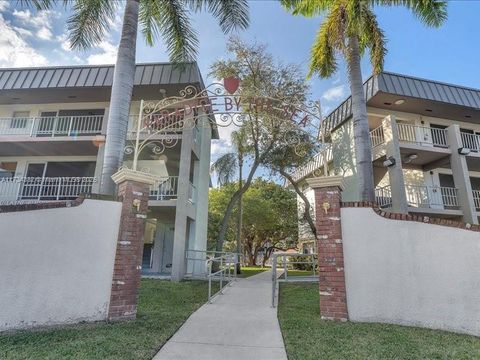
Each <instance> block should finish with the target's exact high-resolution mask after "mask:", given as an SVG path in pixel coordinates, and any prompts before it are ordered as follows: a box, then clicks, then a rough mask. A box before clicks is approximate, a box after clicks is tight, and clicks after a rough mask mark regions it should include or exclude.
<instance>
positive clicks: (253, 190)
mask: <svg viewBox="0 0 480 360" xmlns="http://www.w3.org/2000/svg"><path fill="white" fill-rule="evenodd" d="M233 186H234V185H233V184H227V185H225V186H222V187H220V188H218V189H212V190H211V191H210V197H209V218H210V220H212V224H210V225H209V233H208V239H209V241H212V240H213V239H215V238H216V236H217V233H216V231H218V228H219V226H220V221H221V220H220V218H221V217H222V216H221V215H222V214H223V212H224V211H225V208H226V206H227V202H228V199H229V198H230V196H231V194H232V190H233ZM243 208H244V217H243V222H242V233H243V236H242V249H243V256H244V258H245V261H246V263H247V264H248V265H257V258H258V256H259V254H260V253H262V254H263V257H262V263H263V264H265V262H266V261H267V260H268V259H269V257H270V255H271V254H272V252H273V250H274V249H282V250H283V249H285V248H287V247H290V246H294V245H295V244H296V243H297V240H298V222H297V203H296V196H295V194H294V193H293V192H291V191H289V190H287V189H285V188H284V187H282V186H281V185H278V184H276V183H274V182H270V181H265V180H262V179H261V178H257V179H255V180H254V181H253V182H252V184H251V186H250V187H249V188H248V189H247V191H246V192H245V193H244V196H243ZM237 211H238V208H235V209H234V214H235V212H237ZM236 219H237V218H236V217H232V218H231V220H230V221H229V224H228V227H227V232H226V238H225V248H226V249H227V250H228V249H230V250H233V249H235V246H236V244H235V229H236V227H237V223H236ZM219 220H220V221H219Z"/></svg>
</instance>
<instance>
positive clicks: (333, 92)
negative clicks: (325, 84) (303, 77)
mask: <svg viewBox="0 0 480 360" xmlns="http://www.w3.org/2000/svg"><path fill="white" fill-rule="evenodd" d="M346 95H347V91H346V87H345V85H339V86H335V87H332V88H330V89H328V90H327V91H325V92H324V93H323V95H322V98H323V99H325V100H327V101H336V100H341V99H343V98H344V97H345V96H346Z"/></svg>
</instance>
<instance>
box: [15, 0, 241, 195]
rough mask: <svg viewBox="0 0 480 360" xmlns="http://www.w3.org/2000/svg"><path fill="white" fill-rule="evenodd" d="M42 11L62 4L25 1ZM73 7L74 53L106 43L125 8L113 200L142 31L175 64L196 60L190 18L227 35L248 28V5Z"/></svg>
mask: <svg viewBox="0 0 480 360" xmlns="http://www.w3.org/2000/svg"><path fill="white" fill-rule="evenodd" d="M21 2H22V3H24V4H27V5H30V4H32V5H34V6H35V7H36V8H37V9H39V10H45V9H49V8H51V7H52V6H54V5H55V4H56V3H57V2H59V1H57V0H22V1H21ZM61 2H62V3H63V4H64V5H65V6H66V7H71V9H72V15H71V16H70V18H69V19H68V21H67V28H68V34H69V40H70V43H71V47H72V48H74V49H87V48H89V47H91V46H94V45H96V44H98V43H99V42H101V41H102V40H103V39H104V37H105V34H106V33H107V32H108V31H109V30H110V24H111V23H112V22H114V21H116V20H117V18H116V10H117V8H118V6H120V5H121V4H125V10H124V15H123V27H122V34H121V38H120V44H119V47H118V53H117V62H116V64H115V71H114V75H113V85H112V91H111V97H110V110H109V117H108V125H107V138H106V143H105V155H104V162H103V171H102V179H101V186H100V191H101V192H102V193H104V194H113V193H114V192H115V189H116V187H115V184H114V182H113V181H112V179H111V176H112V175H113V174H114V173H115V172H116V171H117V169H118V168H119V166H120V165H121V164H122V162H123V149H124V147H125V141H126V134H127V126H128V114H129V109H130V101H131V98H132V90H133V81H134V76H135V55H136V54H135V53H136V41H137V32H138V25H140V27H141V32H142V34H143V36H144V38H145V41H146V42H147V44H148V45H150V46H153V45H154V43H155V42H156V40H157V38H158V37H161V38H162V39H163V40H164V43H165V44H166V47H167V50H168V53H169V55H170V59H171V61H173V62H176V63H180V62H183V61H192V60H194V59H195V58H196V55H197V48H198V38H197V35H196V31H195V30H194V29H193V27H192V25H191V12H199V11H203V10H206V11H208V12H209V13H211V14H212V15H213V16H214V17H215V18H217V20H218V22H219V24H220V28H221V29H222V31H223V32H225V33H229V32H230V31H232V30H234V29H237V28H239V29H244V28H246V27H247V26H248V23H249V16H248V2H247V0H222V1H217V0H168V1H164V0H126V1H118V0H71V1H66V0H64V1H61Z"/></svg>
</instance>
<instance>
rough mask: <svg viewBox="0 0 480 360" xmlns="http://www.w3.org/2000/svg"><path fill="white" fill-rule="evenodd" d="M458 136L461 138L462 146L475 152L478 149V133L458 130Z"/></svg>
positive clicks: (479, 141) (479, 148) (479, 142)
mask: <svg viewBox="0 0 480 360" xmlns="http://www.w3.org/2000/svg"><path fill="white" fill-rule="evenodd" d="M460 136H461V138H462V144H463V147H465V148H467V149H470V150H471V151H475V152H479V151H480V135H479V134H470V133H466V132H463V131H460Z"/></svg>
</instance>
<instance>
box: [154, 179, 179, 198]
mask: <svg viewBox="0 0 480 360" xmlns="http://www.w3.org/2000/svg"><path fill="white" fill-rule="evenodd" d="M177 191H178V176H169V177H168V178H162V179H160V180H159V181H157V182H156V183H155V184H154V185H153V186H152V187H151V188H150V200H155V201H164V200H176V199H177V195H178V194H177Z"/></svg>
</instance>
